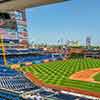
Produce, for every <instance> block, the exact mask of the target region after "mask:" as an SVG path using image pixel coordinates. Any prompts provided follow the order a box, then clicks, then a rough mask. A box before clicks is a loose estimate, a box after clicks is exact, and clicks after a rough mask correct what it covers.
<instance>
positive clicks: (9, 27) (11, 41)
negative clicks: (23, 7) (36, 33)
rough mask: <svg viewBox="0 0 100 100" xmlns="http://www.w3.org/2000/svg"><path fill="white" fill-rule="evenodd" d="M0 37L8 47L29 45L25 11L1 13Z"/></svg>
mask: <svg viewBox="0 0 100 100" xmlns="http://www.w3.org/2000/svg"><path fill="white" fill-rule="evenodd" d="M0 37H1V39H3V42H4V44H5V46H6V47H27V46H28V34H27V26H26V18H25V11H14V12H7V13H0ZM1 39H0V40H1ZM0 42H1V41H0ZM0 46H1V44H0Z"/></svg>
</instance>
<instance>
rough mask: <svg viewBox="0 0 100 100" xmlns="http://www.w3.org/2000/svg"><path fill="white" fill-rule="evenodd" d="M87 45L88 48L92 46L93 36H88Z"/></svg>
mask: <svg viewBox="0 0 100 100" xmlns="http://www.w3.org/2000/svg"><path fill="white" fill-rule="evenodd" d="M86 47H87V48H88V49H89V48H90V47H91V37H86Z"/></svg>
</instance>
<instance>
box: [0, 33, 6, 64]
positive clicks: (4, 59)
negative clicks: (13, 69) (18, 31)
mask: <svg viewBox="0 0 100 100" xmlns="http://www.w3.org/2000/svg"><path fill="white" fill-rule="evenodd" d="M0 39H1V49H2V56H3V61H4V65H7V60H6V53H5V46H4V42H3V35H2V34H1V35H0Z"/></svg>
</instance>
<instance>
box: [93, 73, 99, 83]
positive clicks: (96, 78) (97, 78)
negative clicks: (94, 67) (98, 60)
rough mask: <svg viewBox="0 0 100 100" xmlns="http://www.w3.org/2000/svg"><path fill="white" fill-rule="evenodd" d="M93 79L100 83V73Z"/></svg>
mask: <svg viewBox="0 0 100 100" xmlns="http://www.w3.org/2000/svg"><path fill="white" fill-rule="evenodd" d="M93 78H94V80H95V81H98V82H100V73H97V74H96V75H95V76H94V77H93Z"/></svg>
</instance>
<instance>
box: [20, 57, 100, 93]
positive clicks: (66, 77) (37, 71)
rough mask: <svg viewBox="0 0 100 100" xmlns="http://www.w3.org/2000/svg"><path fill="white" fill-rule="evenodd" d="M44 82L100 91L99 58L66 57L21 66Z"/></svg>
mask: <svg viewBox="0 0 100 100" xmlns="http://www.w3.org/2000/svg"><path fill="white" fill-rule="evenodd" d="M22 69H23V71H24V72H30V73H31V74H33V75H34V76H36V77H37V78H38V79H40V80H42V81H43V82H44V83H46V84H52V85H57V86H65V87H70V88H77V89H81V90H86V91H92V92H96V93H100V60H99V59H92V58H87V59H68V60H66V61H55V62H49V63H45V64H33V65H32V66H28V67H26V66H24V67H22Z"/></svg>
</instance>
